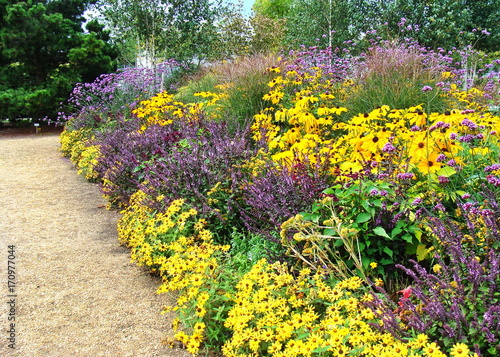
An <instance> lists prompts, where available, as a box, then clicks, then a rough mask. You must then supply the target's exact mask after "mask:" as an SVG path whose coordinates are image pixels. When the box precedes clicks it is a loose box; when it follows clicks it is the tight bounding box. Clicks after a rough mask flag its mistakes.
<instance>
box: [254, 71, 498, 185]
mask: <svg viewBox="0 0 500 357" xmlns="http://www.w3.org/2000/svg"><path fill="white" fill-rule="evenodd" d="M269 87H270V88H271V90H270V91H269V92H268V93H267V94H266V95H265V96H264V99H266V100H268V101H269V102H270V103H271V104H272V105H271V106H270V107H268V108H266V109H264V110H262V111H261V112H260V113H258V114H257V115H255V116H254V123H253V126H252V131H253V137H254V139H255V140H265V141H266V142H267V143H268V148H269V151H270V152H271V153H272V154H273V156H272V158H273V160H274V161H275V162H278V163H280V164H283V165H292V164H293V163H294V162H296V161H303V160H304V159H307V160H308V161H309V162H310V163H311V164H315V163H317V162H321V163H324V161H325V160H329V161H328V162H327V163H328V164H329V166H330V167H331V171H332V174H336V175H338V174H340V175H341V176H342V175H343V174H351V173H353V172H359V171H361V170H362V169H363V166H364V165H365V164H366V163H367V162H370V161H371V162H379V163H380V162H384V161H386V158H387V152H386V151H384V146H385V145H386V144H388V143H390V144H392V145H393V146H395V147H397V148H398V150H399V156H398V157H397V158H393V162H391V163H392V164H396V166H399V168H400V170H401V171H404V172H405V171H411V170H414V172H416V173H420V174H424V175H427V174H434V173H437V172H439V170H440V169H441V168H442V167H443V158H442V157H441V158H440V160H441V161H438V156H440V155H441V154H443V155H445V157H446V160H445V162H446V161H447V160H450V159H454V160H455V161H456V162H457V163H458V164H461V163H462V157H461V153H462V151H464V149H465V148H466V147H465V145H463V142H462V141H460V140H459V138H460V137H461V136H464V135H467V134H471V135H474V134H476V135H477V134H479V133H481V134H482V135H483V137H482V139H480V140H479V141H480V142H481V145H480V146H482V147H480V148H474V149H473V150H470V151H469V150H468V149H467V154H469V153H471V154H472V155H483V156H484V155H485V154H488V153H489V152H490V151H489V149H488V148H487V146H488V145H489V144H491V143H496V142H497V141H498V138H499V135H500V118H499V117H497V116H494V115H492V114H491V113H487V112H484V111H483V110H482V109H484V108H482V107H481V105H479V104H477V103H476V102H474V98H476V97H478V96H479V94H481V92H480V91H478V90H477V89H474V88H473V89H471V90H469V91H467V92H461V91H459V90H458V89H457V87H456V86H454V87H452V90H451V91H450V94H449V96H450V99H453V100H455V102H456V104H457V105H458V104H459V105H461V106H462V107H463V106H465V107H467V108H469V109H472V110H467V111H460V110H456V109H455V110H450V111H446V112H445V113H431V114H428V113H425V112H424V110H423V106H422V105H416V106H414V107H411V108H406V109H398V108H389V107H388V106H382V107H381V108H377V109H375V110H373V111H372V112H370V113H362V114H357V115H354V116H353V117H352V118H351V119H350V120H349V121H347V122H345V123H344V122H340V121H339V119H338V116H339V115H341V114H342V113H344V112H346V111H347V109H346V108H343V107H339V106H338V105H337V104H336V103H338V102H339V100H338V99H336V97H335V96H334V95H333V94H331V93H336V94H337V95H338V94H339V93H341V92H342V88H341V86H340V87H339V85H337V86H336V87H334V86H333V84H332V83H329V82H328V81H326V80H325V79H324V78H322V77H321V70H320V69H317V68H316V69H315V68H312V69H311V74H309V75H305V76H297V73H296V72H294V71H290V72H288V73H287V74H285V75H282V76H278V77H277V78H275V79H274V80H273V81H272V82H270V83H269ZM326 93H328V94H326ZM464 120H469V121H470V122H472V123H473V124H475V125H477V129H475V130H471V128H470V127H468V126H467V125H464V124H462V123H463V121H464ZM476 142H477V140H476ZM462 156H463V155H462ZM394 159H397V160H398V161H399V162H394ZM401 162H407V163H408V165H406V166H402V165H400V163H401ZM377 170H378V169H376V168H374V170H373V171H375V172H376V171H377ZM401 171H399V172H401ZM394 173H395V174H397V173H398V172H394ZM439 173H440V174H441V175H444V176H446V175H450V174H453V172H452V170H450V169H447V171H446V172H439Z"/></svg>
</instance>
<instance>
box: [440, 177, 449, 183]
mask: <svg viewBox="0 0 500 357" xmlns="http://www.w3.org/2000/svg"><path fill="white" fill-rule="evenodd" d="M438 181H439V183H440V184H441V185H444V184H446V183H449V182H450V179H449V178H448V177H446V176H438Z"/></svg>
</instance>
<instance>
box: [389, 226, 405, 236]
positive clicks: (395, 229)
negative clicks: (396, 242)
mask: <svg viewBox="0 0 500 357" xmlns="http://www.w3.org/2000/svg"><path fill="white" fill-rule="evenodd" d="M402 231H403V230H402V229H401V227H398V226H396V227H394V229H393V230H392V231H391V237H392V238H394V237H395V236H397V235H398V234H399V233H401V232H402Z"/></svg>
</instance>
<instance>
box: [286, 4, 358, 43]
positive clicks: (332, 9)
mask: <svg viewBox="0 0 500 357" xmlns="http://www.w3.org/2000/svg"><path fill="white" fill-rule="evenodd" d="M350 15H351V7H350V2H349V0H293V1H292V5H291V8H290V11H289V13H288V15H287V16H286V21H287V22H286V24H287V36H286V42H287V44H288V46H290V47H292V48H295V47H297V46H300V45H304V46H316V45H321V46H331V47H337V46H341V45H342V43H343V42H344V41H347V40H351V39H353V38H355V37H356V33H355V30H356V29H355V28H354V27H353V26H352V25H351V16H350Z"/></svg>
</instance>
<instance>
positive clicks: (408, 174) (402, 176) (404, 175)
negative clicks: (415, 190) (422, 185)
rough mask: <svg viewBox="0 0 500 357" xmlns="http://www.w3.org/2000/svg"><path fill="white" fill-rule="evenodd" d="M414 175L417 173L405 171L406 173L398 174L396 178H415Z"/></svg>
mask: <svg viewBox="0 0 500 357" xmlns="http://www.w3.org/2000/svg"><path fill="white" fill-rule="evenodd" d="M413 176H415V175H414V174H413V173H411V172H404V173H399V174H397V175H396V178H397V179H398V180H411V179H412V178H413Z"/></svg>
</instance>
